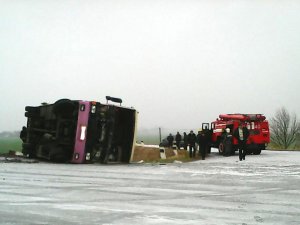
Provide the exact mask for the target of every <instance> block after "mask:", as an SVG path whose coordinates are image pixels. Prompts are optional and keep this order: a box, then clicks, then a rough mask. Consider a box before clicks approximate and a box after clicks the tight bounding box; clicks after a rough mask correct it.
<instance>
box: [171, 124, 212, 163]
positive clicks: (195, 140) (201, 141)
mask: <svg viewBox="0 0 300 225" xmlns="http://www.w3.org/2000/svg"><path fill="white" fill-rule="evenodd" d="M167 140H168V143H169V147H172V146H173V143H174V137H173V135H172V134H169V136H168V137H167ZM182 141H183V142H182ZM175 143H176V147H177V149H180V147H181V146H182V144H183V146H182V147H183V148H184V149H185V150H189V156H190V158H194V157H196V151H197V149H196V148H197V146H198V147H199V154H200V156H201V158H202V160H205V156H206V153H208V152H209V151H210V132H209V130H208V129H204V130H200V131H198V134H197V135H196V134H195V133H194V131H193V130H191V131H190V133H189V134H186V132H183V137H182V135H181V134H180V133H179V132H177V134H176V135H175Z"/></svg>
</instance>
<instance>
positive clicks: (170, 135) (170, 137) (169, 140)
mask: <svg viewBox="0 0 300 225" xmlns="http://www.w3.org/2000/svg"><path fill="white" fill-rule="evenodd" d="M167 140H168V144H169V147H170V148H172V147H173V141H174V137H173V135H172V134H169V136H168V137H167Z"/></svg>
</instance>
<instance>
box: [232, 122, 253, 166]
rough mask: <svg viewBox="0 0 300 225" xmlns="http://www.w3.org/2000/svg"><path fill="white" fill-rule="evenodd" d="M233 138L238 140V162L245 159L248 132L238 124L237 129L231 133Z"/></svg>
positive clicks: (241, 124)
mask: <svg viewBox="0 0 300 225" xmlns="http://www.w3.org/2000/svg"><path fill="white" fill-rule="evenodd" d="M233 136H234V137H235V138H236V139H237V140H238V149H239V159H240V161H242V160H245V157H246V143H247V140H248V137H249V130H248V128H247V127H245V126H244V125H243V123H239V127H238V128H237V129H235V131H234V132H233Z"/></svg>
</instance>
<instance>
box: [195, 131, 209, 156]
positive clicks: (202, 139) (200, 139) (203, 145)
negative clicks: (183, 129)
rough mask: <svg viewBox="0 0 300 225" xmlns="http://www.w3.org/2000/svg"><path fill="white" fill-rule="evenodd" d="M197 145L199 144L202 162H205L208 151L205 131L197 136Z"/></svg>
mask: <svg viewBox="0 0 300 225" xmlns="http://www.w3.org/2000/svg"><path fill="white" fill-rule="evenodd" d="M197 143H198V144H199V152H200V155H201V158H202V160H205V155H206V149H207V144H208V140H207V135H206V134H205V132H204V131H199V132H198V134H197Z"/></svg>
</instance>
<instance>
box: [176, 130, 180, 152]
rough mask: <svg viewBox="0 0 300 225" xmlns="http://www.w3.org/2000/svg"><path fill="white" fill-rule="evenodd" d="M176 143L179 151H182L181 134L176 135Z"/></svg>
mask: <svg viewBox="0 0 300 225" xmlns="http://www.w3.org/2000/svg"><path fill="white" fill-rule="evenodd" d="M175 141H176V146H177V149H180V142H181V135H180V134H179V133H177V134H176V136H175Z"/></svg>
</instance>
